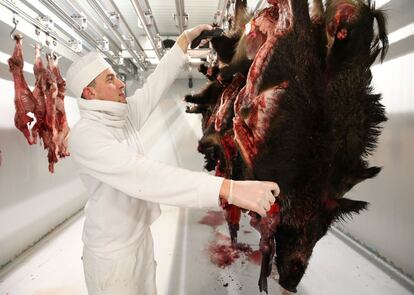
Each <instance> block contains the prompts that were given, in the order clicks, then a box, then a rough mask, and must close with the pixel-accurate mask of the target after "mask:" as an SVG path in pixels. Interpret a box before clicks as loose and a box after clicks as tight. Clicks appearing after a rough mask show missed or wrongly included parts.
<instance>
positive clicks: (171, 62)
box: [126, 43, 188, 130]
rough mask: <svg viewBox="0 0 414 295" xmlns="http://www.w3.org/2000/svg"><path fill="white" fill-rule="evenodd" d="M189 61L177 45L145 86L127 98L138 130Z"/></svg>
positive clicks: (163, 59)
mask: <svg viewBox="0 0 414 295" xmlns="http://www.w3.org/2000/svg"><path fill="white" fill-rule="evenodd" d="M187 60H188V59H187V55H186V54H185V53H184V52H183V50H182V49H181V48H180V46H179V45H178V44H177V43H176V44H175V45H174V46H173V47H172V48H171V49H170V51H169V52H168V53H167V54H166V55H165V56H164V57H163V58H162V59H161V60H160V63H159V64H158V66H157V67H156V68H155V70H154V72H153V73H152V74H151V75H149V77H148V78H147V81H146V83H145V84H144V86H143V87H142V88H140V89H138V90H136V91H135V93H134V95H132V96H130V97H127V99H126V100H127V102H128V112H129V114H130V117H131V119H132V122H133V124H134V125H135V127H136V128H137V130H140V129H141V127H142V126H143V125H144V123H145V122H146V120H147V119H148V117H149V115H150V114H151V113H152V111H153V110H154V109H155V107H156V106H157V105H158V102H159V101H160V99H161V97H163V96H164V93H165V92H166V91H167V90H168V89H169V88H170V87H171V84H172V83H173V82H174V80H175V79H176V78H177V75H178V74H179V72H180V70H181V67H182V66H183V65H184V63H185V62H186V61H187Z"/></svg>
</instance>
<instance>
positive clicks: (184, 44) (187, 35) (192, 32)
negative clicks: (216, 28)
mask: <svg viewBox="0 0 414 295" xmlns="http://www.w3.org/2000/svg"><path fill="white" fill-rule="evenodd" d="M212 29H213V27H212V26H210V25H207V24H203V25H198V26H196V27H194V28H192V29H188V30H185V31H184V32H183V33H182V34H181V35H180V37H178V39H177V43H178V45H179V46H180V47H181V49H182V50H183V51H184V53H185V52H187V48H188V45H190V43H191V41H193V40H194V39H195V38H197V37H198V36H199V35H200V34H201V32H203V31H205V30H212Z"/></svg>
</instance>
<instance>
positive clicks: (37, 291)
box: [0, 207, 411, 295]
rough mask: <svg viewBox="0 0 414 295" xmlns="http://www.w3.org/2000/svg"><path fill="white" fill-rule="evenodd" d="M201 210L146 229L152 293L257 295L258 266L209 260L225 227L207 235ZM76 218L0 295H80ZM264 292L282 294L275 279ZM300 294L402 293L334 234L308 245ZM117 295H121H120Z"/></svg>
mask: <svg viewBox="0 0 414 295" xmlns="http://www.w3.org/2000/svg"><path fill="white" fill-rule="evenodd" d="M205 215H206V211H202V210H187V209H178V208H171V207H165V208H163V214H162V216H161V218H160V219H159V220H157V221H156V222H155V224H154V226H153V228H152V231H153V236H154V240H155V251H156V259H157V262H158V268H157V286H158V295H167V294H168V295H194V294H205V295H213V294H215V295H225V294H228V295H230V294H231V295H233V294H246V295H247V294H248V295H252V294H259V290H258V286H257V279H258V275H259V266H258V265H256V264H254V263H252V262H250V261H249V260H248V259H247V258H246V257H243V256H241V257H240V258H239V259H237V260H236V261H235V263H233V264H232V265H230V266H229V267H226V268H219V267H217V266H216V265H214V264H213V263H211V261H210V257H209V254H208V251H206V249H207V248H208V244H209V242H211V241H213V240H214V239H215V237H217V233H218V232H221V233H224V234H225V235H227V227H226V226H225V225H221V226H219V227H218V228H217V229H213V228H212V227H210V226H207V225H204V224H200V223H199V221H200V220H201V219H202V218H203V217H204V216H205ZM82 224H83V215H82V214H78V216H77V217H75V218H73V219H72V220H71V221H69V222H68V224H66V225H65V226H64V227H63V228H61V229H59V230H57V231H55V232H53V233H52V234H51V235H49V236H48V237H47V238H46V239H44V240H42V241H41V242H40V243H39V244H38V245H36V246H35V247H34V248H33V249H32V250H30V251H29V253H27V254H25V255H23V256H22V257H20V258H19V259H17V260H16V262H15V263H14V264H13V265H12V267H8V268H7V269H6V270H3V272H2V275H1V277H0V295H32V294H33V295H46V294H47V295H49V294H50V295H52V294H59V295H73V294H77V295H86V294H87V292H86V288H85V285H84V281H83V271H82V263H81V249H82V244H81V231H82ZM244 230H248V231H250V230H251V229H250V227H249V225H248V220H247V218H243V220H242V228H241V231H240V232H241V233H240V238H239V241H241V242H245V243H248V244H249V245H250V246H251V247H252V248H253V249H254V250H255V249H257V243H258V235H257V234H256V232H254V230H252V232H251V233H243V231H244ZM268 281H269V294H274V295H277V294H285V293H283V292H282V291H281V290H280V288H279V287H278V284H277V282H276V280H275V278H271V279H269V280H268ZM297 294H300V295H314V294H317V295H325V294H326V295H327V294H329V295H342V294H343V295H350V294H352V295H406V294H407V295H408V294H411V293H410V292H409V291H407V290H406V289H404V288H403V287H402V286H401V285H399V284H398V283H397V282H396V281H394V280H392V279H391V278H390V277H389V276H388V275H387V274H386V273H384V272H383V271H382V270H381V269H379V268H377V267H376V266H374V265H373V264H371V263H370V262H369V261H368V260H367V259H365V258H364V257H362V256H361V255H360V254H358V253H357V252H356V251H354V250H353V249H352V248H350V247H348V246H347V245H346V244H345V243H343V242H342V241H341V240H339V239H338V238H336V237H335V236H334V235H333V234H331V233H328V235H327V236H326V237H324V238H323V239H322V240H321V241H319V243H318V244H317V246H316V247H315V251H314V255H313V256H312V259H311V262H310V265H309V267H308V270H307V272H306V275H305V277H304V278H303V279H302V282H301V284H300V285H299V287H298V293H297ZM120 295H122V294H120Z"/></svg>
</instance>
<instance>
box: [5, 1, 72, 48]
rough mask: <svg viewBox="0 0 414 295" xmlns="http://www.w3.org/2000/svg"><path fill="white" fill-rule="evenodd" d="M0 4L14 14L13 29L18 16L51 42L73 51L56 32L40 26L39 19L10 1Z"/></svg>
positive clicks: (42, 25)
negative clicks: (46, 36)
mask: <svg viewBox="0 0 414 295" xmlns="http://www.w3.org/2000/svg"><path fill="white" fill-rule="evenodd" d="M0 4H1V5H3V6H4V7H6V8H7V9H9V10H10V11H11V12H13V13H14V17H13V23H14V24H15V29H16V27H17V25H18V20H17V18H16V17H17V16H18V17H20V18H21V19H23V20H25V21H26V22H28V23H29V24H31V25H33V26H34V27H35V28H37V29H38V30H40V31H42V32H44V33H45V34H46V35H48V36H50V37H51V38H52V42H59V44H61V45H62V46H65V47H66V48H68V49H70V50H72V51H74V50H73V47H72V46H71V44H70V43H69V42H68V41H67V40H65V39H63V38H62V37H61V36H59V35H58V34H56V32H53V31H51V30H50V28H49V27H47V26H45V25H44V24H42V23H41V21H40V20H39V19H36V18H33V17H32V16H30V15H29V14H27V13H26V12H25V11H23V10H22V9H20V8H19V7H17V6H16V4H14V3H13V2H12V1H10V0H0ZM53 45H55V46H56V44H53ZM74 52H75V53H76V54H78V55H80V53H79V52H76V51H74Z"/></svg>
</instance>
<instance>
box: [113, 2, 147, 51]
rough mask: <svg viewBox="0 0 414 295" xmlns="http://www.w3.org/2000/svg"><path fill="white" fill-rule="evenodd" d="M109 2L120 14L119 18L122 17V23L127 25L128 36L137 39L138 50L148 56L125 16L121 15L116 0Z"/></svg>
mask: <svg viewBox="0 0 414 295" xmlns="http://www.w3.org/2000/svg"><path fill="white" fill-rule="evenodd" d="M109 1H110V3H111V5H112V7H113V8H114V10H115V12H116V13H118V14H119V16H120V18H121V20H122V22H123V23H124V24H125V27H126V28H127V30H128V34H130V35H131V36H132V37H134V39H135V43H136V44H137V46H138V49H139V50H140V52H142V53H143V54H144V55H146V54H145V51H144V49H143V48H142V46H141V44H139V42H138V37H137V36H136V35H135V34H134V33H133V30H132V29H131V27H130V26H129V25H128V22H127V21H126V20H125V18H124V16H123V15H122V14H121V12H120V11H119V9H118V6H117V5H116V3H115V1H114V0H109Z"/></svg>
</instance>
